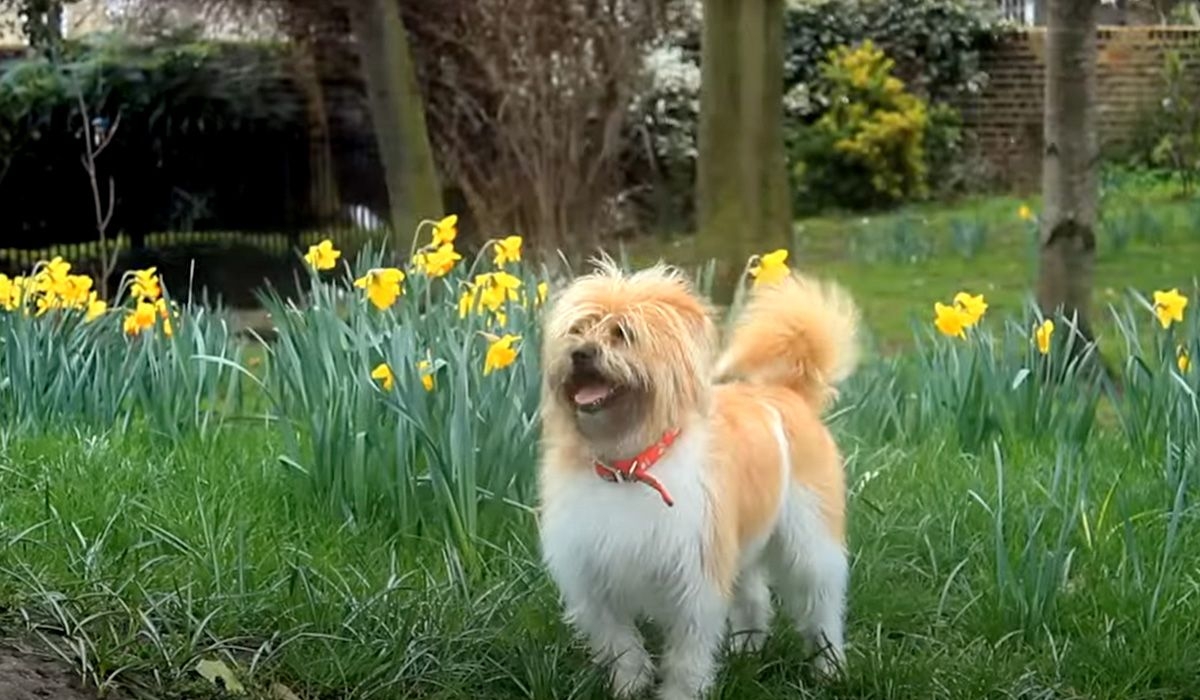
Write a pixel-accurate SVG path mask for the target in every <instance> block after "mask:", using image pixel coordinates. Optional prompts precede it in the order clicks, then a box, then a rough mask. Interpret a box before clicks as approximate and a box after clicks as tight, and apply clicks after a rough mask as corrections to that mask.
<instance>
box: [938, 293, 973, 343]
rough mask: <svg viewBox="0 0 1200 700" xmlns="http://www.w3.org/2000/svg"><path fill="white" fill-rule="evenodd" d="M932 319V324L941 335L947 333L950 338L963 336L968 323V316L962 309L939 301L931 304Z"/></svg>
mask: <svg viewBox="0 0 1200 700" xmlns="http://www.w3.org/2000/svg"><path fill="white" fill-rule="evenodd" d="M933 311H934V314H935V316H934V319H933V325H934V326H936V327H937V329H938V330H939V331H941V332H942V334H943V335H948V336H950V337H952V338H965V337H966V333H965V330H966V328H967V326H968V325H970V324H969V323H968V320H969V319H968V318H967V315H966V314H965V313H963V310H962V309H960V308H958V306H957V305H955V306H946V305H945V304H943V303H941V302H940V301H939V302H937V303H935V304H934V305H933Z"/></svg>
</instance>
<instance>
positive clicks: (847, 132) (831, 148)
mask: <svg viewBox="0 0 1200 700" xmlns="http://www.w3.org/2000/svg"><path fill="white" fill-rule="evenodd" d="M894 67H895V63H894V61H892V59H890V58H888V57H887V56H886V55H884V53H883V51H882V50H880V49H879V48H878V47H876V46H875V45H874V44H873V43H872V42H870V41H865V42H863V43H862V44H859V45H858V46H855V47H848V46H843V47H841V48H839V49H836V50H834V51H832V52H830V54H829V56H828V58H827V59H826V61H825V63H823V64H822V65H821V75H822V80H823V85H824V92H825V95H826V100H827V102H828V104H829V108H828V110H826V111H825V113H824V114H822V115H821V117H820V118H819V119H818V120H817V121H816V122H815V123H814V124H812V125H811V126H808V127H806V128H804V129H802V130H801V131H800V132H799V133H798V134H797V136H796V138H795V140H794V141H795V142H794V144H793V146H794V148H793V150H794V153H793V157H792V160H793V162H794V163H795V166H794V170H793V175H794V178H795V180H796V183H797V185H798V195H797V196H798V198H799V200H800V201H798V204H799V205H800V206H801V208H803V207H813V206H821V205H824V204H836V205H839V206H851V207H868V206H878V205H886V204H891V203H894V202H898V201H902V200H905V199H913V198H922V197H925V196H927V194H928V191H929V187H928V172H927V170H928V168H927V165H926V154H925V138H926V132H927V130H928V129H929V126H930V116H929V108H928V105H927V104H926V103H925V101H924V100H922V99H920V98H919V97H916V96H915V95H913V94H911V93H909V92H908V91H907V89H906V88H905V85H904V82H903V81H901V80H900V79H899V78H897V77H895V76H894V75H893V74H892V71H893V69H894Z"/></svg>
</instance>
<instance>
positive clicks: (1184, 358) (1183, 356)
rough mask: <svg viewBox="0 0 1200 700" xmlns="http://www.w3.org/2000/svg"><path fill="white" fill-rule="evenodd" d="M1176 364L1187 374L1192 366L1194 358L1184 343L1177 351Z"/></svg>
mask: <svg viewBox="0 0 1200 700" xmlns="http://www.w3.org/2000/svg"><path fill="white" fill-rule="evenodd" d="M1175 366H1177V367H1179V371H1180V372H1181V373H1183V374H1187V371H1188V370H1189V369H1191V368H1192V358H1191V356H1189V355H1188V351H1187V348H1185V347H1183V346H1182V345H1180V346H1179V348H1178V349H1177V350H1176V351H1175Z"/></svg>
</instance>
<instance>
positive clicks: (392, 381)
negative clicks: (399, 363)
mask: <svg viewBox="0 0 1200 700" xmlns="http://www.w3.org/2000/svg"><path fill="white" fill-rule="evenodd" d="M371 379H374V380H376V381H378V382H379V383H380V386H382V387H383V390H384V391H391V390H392V387H394V386H395V385H396V375H394V374H392V368H391V367H388V364H387V363H386V362H381V363H379V365H377V366H376V367H375V369H373V370H371Z"/></svg>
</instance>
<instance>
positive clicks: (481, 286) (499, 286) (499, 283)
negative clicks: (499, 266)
mask: <svg viewBox="0 0 1200 700" xmlns="http://www.w3.org/2000/svg"><path fill="white" fill-rule="evenodd" d="M520 288H521V279H520V278H519V277H516V276H514V275H510V274H508V273H507V272H485V273H484V274H482V275H476V276H475V292H476V294H478V296H479V306H480V307H482V308H485V309H487V310H488V311H492V312H496V311H499V310H500V307H501V306H502V305H503V304H504V302H505V301H516V300H517V299H519V298H520V295H519V294H518V290H519V289H520Z"/></svg>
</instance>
